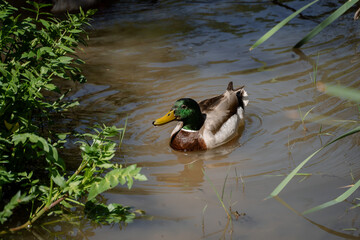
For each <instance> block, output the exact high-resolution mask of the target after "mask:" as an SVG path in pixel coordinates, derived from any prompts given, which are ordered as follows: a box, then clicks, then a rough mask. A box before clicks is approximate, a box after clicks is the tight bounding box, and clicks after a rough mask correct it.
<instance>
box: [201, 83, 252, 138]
mask: <svg viewBox="0 0 360 240" xmlns="http://www.w3.org/2000/svg"><path fill="white" fill-rule="evenodd" d="M247 103H248V100H247V93H246V91H245V89H244V86H242V87H240V88H237V89H233V83H232V82H230V83H229V85H228V87H227V89H226V91H225V93H223V94H221V95H219V96H216V97H213V98H210V99H205V100H203V101H201V102H200V103H199V105H200V109H201V112H202V113H203V114H206V119H205V123H204V126H205V128H206V130H209V131H211V132H212V133H213V134H216V132H218V131H219V129H220V128H221V126H223V125H224V123H225V122H226V121H227V120H228V119H229V118H231V116H233V115H234V114H236V113H237V110H238V108H239V107H242V108H243V109H244V108H245V106H246V105H247Z"/></svg>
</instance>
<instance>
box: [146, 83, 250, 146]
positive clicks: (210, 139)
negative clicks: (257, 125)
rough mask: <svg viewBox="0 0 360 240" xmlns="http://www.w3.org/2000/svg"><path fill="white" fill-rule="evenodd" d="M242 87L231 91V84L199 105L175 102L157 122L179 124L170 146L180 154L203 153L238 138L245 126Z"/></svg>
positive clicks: (188, 101) (244, 100)
mask: <svg viewBox="0 0 360 240" xmlns="http://www.w3.org/2000/svg"><path fill="white" fill-rule="evenodd" d="M247 96H248V95H247V92H246V91H245V89H244V86H242V87H240V88H237V89H234V88H233V83H232V82H230V83H229V85H228V87H227V89H226V91H225V93H224V94H221V95H219V96H216V97H213V98H209V99H205V100H203V101H201V102H199V103H197V102H196V101H195V100H193V99H191V98H181V99H179V100H177V101H176V102H175V104H174V106H173V107H172V108H171V110H170V111H169V112H168V113H167V114H166V115H164V116H163V117H161V118H159V119H156V120H155V121H154V122H153V125H155V126H159V125H163V124H166V123H168V122H171V121H173V120H177V121H179V123H178V124H177V125H176V127H175V129H174V130H173V131H172V133H171V140H170V146H171V147H172V148H173V149H175V150H180V151H195V150H206V149H211V148H215V147H218V146H220V145H222V144H224V143H226V142H228V141H230V140H231V139H233V138H234V137H236V136H237V135H238V130H239V127H240V126H242V125H244V109H245V106H246V105H247V104H248V102H249V100H248V98H247Z"/></svg>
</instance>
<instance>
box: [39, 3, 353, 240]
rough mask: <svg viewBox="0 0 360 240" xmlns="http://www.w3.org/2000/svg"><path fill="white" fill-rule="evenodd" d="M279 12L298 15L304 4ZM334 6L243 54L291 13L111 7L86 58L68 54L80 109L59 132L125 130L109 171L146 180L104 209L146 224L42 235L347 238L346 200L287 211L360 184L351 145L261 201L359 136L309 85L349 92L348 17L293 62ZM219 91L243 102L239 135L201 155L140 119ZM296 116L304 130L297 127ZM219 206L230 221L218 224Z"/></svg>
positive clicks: (84, 226)
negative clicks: (79, 68) (124, 170)
mask: <svg viewBox="0 0 360 240" xmlns="http://www.w3.org/2000/svg"><path fill="white" fill-rule="evenodd" d="M285 4H286V5H287V6H290V7H291V8H293V9H299V8H300V7H302V6H303V5H305V4H306V1H286V3H285ZM339 5H340V3H329V1H320V2H319V3H317V4H315V5H313V7H311V8H309V9H308V10H307V11H306V12H305V13H304V16H303V17H302V18H295V19H294V20H293V21H291V22H290V23H289V25H287V26H286V27H284V28H283V29H281V30H280V31H279V32H278V33H276V34H275V35H274V36H273V37H272V38H271V39H270V40H269V41H267V42H265V43H264V44H263V45H261V46H260V47H258V48H256V49H255V50H253V51H249V48H250V46H251V45H252V44H253V43H254V42H255V41H256V40H257V39H258V38H260V37H261V36H262V35H263V34H264V33H265V32H266V31H267V30H269V29H270V28H271V27H273V26H274V25H275V24H276V23H278V22H279V21H281V20H282V19H284V18H286V17H287V16H288V15H290V14H291V13H292V11H291V9H288V8H286V7H284V6H282V5H279V4H274V3H273V2H272V1H265V0H261V1H260V0H258V1H248V2H246V1H220V0H213V1H175V0H174V1H126V2H122V1H118V2H114V3H113V4H112V5H111V6H107V8H105V9H101V10H100V11H98V12H97V14H96V15H95V16H94V18H93V22H92V29H91V30H90V40H89V42H88V43H89V46H87V47H84V51H83V52H82V53H80V57H81V58H83V59H84V60H85V61H86V65H85V66H84V73H85V75H86V76H87V78H88V83H87V84H84V85H74V86H72V87H73V90H72V96H71V97H72V98H78V99H79V101H80V106H79V107H77V108H76V109H75V110H73V111H72V112H70V113H68V114H67V115H66V118H65V119H63V120H62V124H63V126H62V127H63V128H64V129H74V128H75V129H76V130H80V131H81V130H84V129H85V128H86V127H89V126H93V125H94V124H99V123H100V124H102V123H104V124H106V125H117V126H123V125H124V124H125V122H126V121H127V127H126V135H125V139H124V142H123V144H122V146H121V150H120V151H119V152H118V153H117V156H116V158H115V161H117V162H119V163H126V164H137V165H138V166H141V167H142V173H143V174H145V175H146V176H147V177H148V181H146V182H135V183H134V186H133V188H132V189H131V190H127V189H126V188H125V187H117V188H115V189H113V190H111V191H109V192H107V193H106V194H104V197H105V198H106V199H107V202H108V203H111V202H115V203H121V204H124V205H127V206H133V207H135V208H136V209H141V210H143V211H145V212H146V215H145V217H142V218H139V219H136V220H135V221H134V223H131V224H129V225H127V226H118V225H114V226H94V225H91V224H89V223H88V222H82V223H79V226H77V227H74V226H73V225H69V224H66V223H63V224H59V225H56V227H53V228H52V227H50V228H51V229H52V231H53V233H51V234H50V235H47V234H45V233H44V234H45V235H47V237H48V238H51V237H50V236H53V234H55V235H56V236H57V237H59V238H68V239H73V238H74V239H94V240H95V239H149V240H150V239H154V240H155V239H306V238H308V239H338V238H341V237H342V238H358V236H359V234H360V231H359V227H360V225H359V224H360V219H359V210H358V209H352V210H349V208H350V207H351V206H353V204H352V203H351V201H352V200H353V199H354V198H355V197H356V196H358V193H359V192H355V194H354V196H355V197H354V196H353V197H351V198H349V199H348V201H345V202H343V203H340V204H337V205H335V206H333V207H330V208H328V209H326V210H323V211H319V212H316V213H312V214H308V215H306V216H305V217H304V216H301V215H299V214H298V213H299V212H303V211H305V210H307V209H309V208H312V207H314V206H317V205H319V204H321V203H324V202H326V201H329V200H331V199H334V198H335V197H337V196H338V195H340V194H341V193H343V192H344V191H345V189H344V188H342V187H343V186H347V185H349V184H352V183H354V180H357V179H358V178H359V177H360V163H359V153H360V151H359V144H360V139H359V135H353V136H350V137H348V138H345V139H343V140H341V141H339V142H337V143H336V144H333V145H332V146H331V147H328V148H327V149H325V150H324V151H322V152H320V154H318V155H317V156H316V157H315V158H314V159H312V160H311V161H310V163H308V164H307V165H306V166H305V168H304V169H302V170H301V172H302V173H307V174H305V175H302V176H298V177H295V178H294V179H293V180H292V181H291V182H290V184H289V185H288V186H287V187H286V188H285V190H284V191H283V192H281V194H280V198H279V199H277V200H276V199H267V200H264V199H265V198H266V197H267V196H269V194H270V193H271V192H272V190H273V189H274V188H275V187H276V186H277V185H278V184H279V183H280V182H281V180H282V179H283V178H284V176H285V175H286V174H288V173H289V172H290V171H291V170H292V169H294V168H295V167H296V166H297V165H298V164H299V163H300V162H301V161H302V160H304V159H305V158H306V157H308V156H309V155H310V154H311V153H313V152H314V151H316V150H317V149H319V148H320V147H321V146H323V145H324V144H325V143H327V142H329V141H330V140H332V139H334V138H335V136H339V135H341V134H342V133H344V132H346V131H347V130H349V129H350V128H351V127H353V126H354V124H358V121H359V116H360V115H359V108H358V106H357V105H356V104H354V103H351V102H349V101H346V100H342V99H339V98H336V97H332V96H328V95H326V94H324V93H321V92H319V91H318V90H317V88H316V86H315V84H314V81H321V82H324V83H333V84H338V83H339V84H342V85H344V86H347V87H353V88H357V89H359V87H360V81H358V78H359V68H360V53H359V52H358V50H359V38H360V36H359V22H354V21H353V19H352V16H353V14H354V11H355V10H356V9H352V11H350V12H348V13H347V14H345V15H344V16H343V17H341V18H340V19H338V20H337V21H336V22H335V23H333V24H332V25H330V26H329V27H328V28H327V29H326V30H325V31H323V32H321V33H320V34H319V35H318V36H317V37H316V38H314V39H313V40H312V41H311V42H310V43H308V44H306V45H305V46H304V47H303V48H302V49H301V51H299V50H292V46H294V45H295V44H296V43H297V41H299V40H300V39H301V38H302V37H304V36H305V35H306V33H307V32H309V31H310V30H311V29H312V28H313V27H315V26H316V25H317V24H318V23H319V22H320V21H321V20H323V19H324V17H326V16H328V15H329V13H331V12H332V11H334V9H336V7H337V6H339ZM315 78H316V79H315ZM230 81H233V82H234V86H235V87H240V86H242V85H245V89H246V90H247V92H248V94H249V99H250V102H249V104H248V106H247V108H246V117H245V122H246V126H245V130H244V131H243V133H242V136H241V137H240V138H238V139H235V140H234V141H231V142H229V143H227V144H226V145H224V146H221V147H218V148H216V149H213V150H209V151H203V152H177V151H174V150H172V149H171V148H170V147H169V139H170V133H171V131H172V129H173V128H174V127H175V124H176V123H175V122H173V123H169V124H167V125H164V126H160V127H154V126H153V125H152V121H153V120H155V119H156V118H159V117H161V116H163V115H164V114H165V113H166V112H167V111H168V110H169V109H170V108H171V106H172V105H173V103H174V102H175V101H176V100H177V99H179V98H182V97H191V98H194V99H195V100H197V101H200V100H203V99H206V98H209V97H212V96H216V95H218V94H221V93H223V92H224V91H225V89H226V87H227V84H228V83H229V82H230ZM309 110H311V111H310V114H308V115H307V116H306V119H305V120H310V121H305V122H304V124H303V123H302V120H301V116H300V115H301V114H302V115H303V116H304V115H305V113H306V112H308V111H309ZM300 113H301V114H300ZM311 119H313V120H311ZM342 120H346V121H342ZM72 150H73V151H76V150H75V148H74V149H71V148H70V149H69V151H72ZM71 160H72V161H73V162H75V164H76V162H77V161H78V159H77V158H73V159H71ZM221 198H222V199H223V204H224V206H225V208H226V209H227V210H228V211H229V207H231V211H232V213H235V212H237V213H239V216H238V217H236V216H235V214H233V216H232V221H229V219H228V217H227V214H226V211H225V210H224V208H223V207H222V203H221V201H220V199H221Z"/></svg>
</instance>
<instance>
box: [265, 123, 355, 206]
mask: <svg viewBox="0 0 360 240" xmlns="http://www.w3.org/2000/svg"><path fill="white" fill-rule="evenodd" d="M358 132H360V126H358V127H356V128H354V129H352V130H350V131H349V132H347V133H345V134H343V135H341V136H340V137H337V138H336V139H334V140H332V141H331V142H329V143H327V144H326V145H324V146H323V147H321V148H320V149H318V150H317V151H315V152H314V153H313V154H311V155H310V156H309V157H307V158H306V159H305V160H304V161H302V162H301V163H300V164H299V165H298V166H297V167H296V168H295V169H294V170H292V171H291V173H290V174H289V175H287V177H286V178H285V179H284V180H283V181H282V182H281V183H280V184H279V185H278V186H277V187H276V188H275V189H274V191H272V193H270V195H269V196H268V197H267V198H266V199H268V198H271V197H275V196H277V195H279V193H280V192H281V191H282V190H283V189H284V188H285V186H286V185H287V184H288V183H289V182H290V180H291V179H292V178H293V177H294V176H295V175H296V174H297V172H298V171H299V170H300V169H301V168H302V167H303V166H304V165H305V164H306V163H307V162H308V161H309V160H310V159H311V158H312V157H313V156H315V155H316V154H317V153H318V152H320V151H321V150H323V149H324V148H326V147H327V146H329V145H330V144H332V143H334V142H337V141H338V140H340V139H342V138H344V137H347V136H349V135H352V134H355V133H358Z"/></svg>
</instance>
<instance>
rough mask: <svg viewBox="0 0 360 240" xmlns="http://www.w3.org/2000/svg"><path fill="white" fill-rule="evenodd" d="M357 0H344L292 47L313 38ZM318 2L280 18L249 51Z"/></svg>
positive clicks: (296, 46) (297, 46)
mask: <svg viewBox="0 0 360 240" xmlns="http://www.w3.org/2000/svg"><path fill="white" fill-rule="evenodd" d="M358 1H359V0H352V1H346V2H345V3H344V4H343V5H342V6H341V7H339V8H338V9H337V10H336V11H334V12H333V13H332V14H331V15H330V16H328V17H327V18H326V19H325V20H324V21H322V22H321V23H320V24H319V25H317V26H316V27H315V28H314V29H313V30H311V31H310V32H309V33H308V34H307V35H306V36H305V37H304V38H302V39H301V40H300V41H299V42H297V43H296V44H295V45H294V48H300V47H302V46H303V45H304V44H306V43H307V42H309V41H310V40H311V39H312V38H314V37H315V36H316V35H317V34H318V33H320V32H321V31H322V30H323V29H324V28H326V27H327V26H328V25H330V24H331V23H332V22H334V21H335V20H336V19H338V18H339V17H340V16H341V15H343V14H344V13H345V12H346V11H347V10H349V9H350V8H351V7H352V6H353V5H354V4H356V3H357V2H358ZM316 2H318V0H315V1H313V2H311V3H309V4H307V5H305V6H304V7H302V8H300V9H299V10H297V11H296V12H294V13H293V14H291V15H290V16H288V17H287V18H285V19H284V20H282V21H281V22H280V23H278V24H277V25H276V26H275V27H273V28H272V29H270V30H269V31H268V32H267V33H265V34H264V35H263V36H262V37H261V38H260V39H259V40H257V41H256V42H255V43H254V44H253V45H252V46H251V47H250V51H251V50H253V49H254V48H256V47H257V46H259V45H260V44H262V43H263V42H265V41H266V40H268V39H269V38H270V37H271V36H272V35H274V34H275V33H276V32H277V31H278V30H280V29H281V28H282V27H283V26H285V25H286V24H287V23H288V22H289V21H290V20H292V19H293V18H295V17H296V16H297V15H299V14H300V13H301V12H303V11H304V10H305V9H307V8H308V7H310V6H311V5H313V4H314V3H316Z"/></svg>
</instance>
